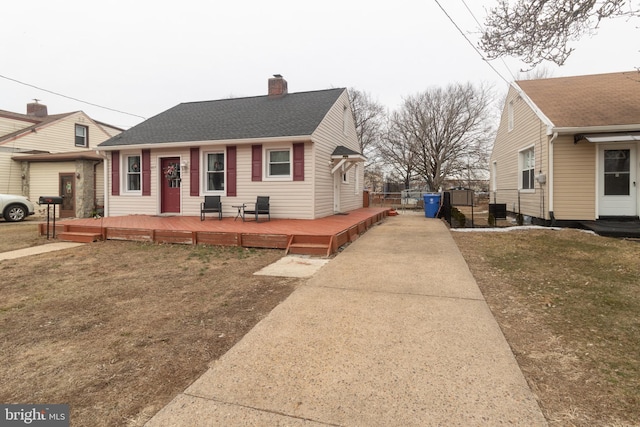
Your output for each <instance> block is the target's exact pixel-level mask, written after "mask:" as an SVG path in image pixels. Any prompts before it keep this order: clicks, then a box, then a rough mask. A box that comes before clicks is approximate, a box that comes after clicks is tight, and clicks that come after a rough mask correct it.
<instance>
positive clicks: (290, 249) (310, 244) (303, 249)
mask: <svg viewBox="0 0 640 427" xmlns="http://www.w3.org/2000/svg"><path fill="white" fill-rule="evenodd" d="M331 246H332V244H331V236H306V235H293V236H291V238H290V239H289V243H288V244H287V250H286V253H287V254H296V255H321V256H329V255H331V252H332V251H331Z"/></svg>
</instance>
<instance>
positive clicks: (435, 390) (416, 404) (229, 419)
mask: <svg viewBox="0 0 640 427" xmlns="http://www.w3.org/2000/svg"><path fill="white" fill-rule="evenodd" d="M147 425H148V426H185V425H189V426H218V425H220V426H246V425H251V426H276V425H278V426H298V425H300V426H302V425H304V426H325V425H340V426H445V425H446V426H452V425H457V426H489V425H490V426H494V425H522V426H537V425H546V421H545V419H544V417H543V415H542V413H541V411H540V408H539V407H538V404H537V402H536V400H535V397H534V395H533V393H532V392H531V390H530V389H529V387H528V386H527V383H526V382H525V379H524V377H523V375H522V372H521V371H520V369H519V367H518V365H517V363H516V361H515V358H514V356H513V354H512V352H511V349H510V348H509V346H508V344H507V342H506V341H505V339H504V336H503V335H502V332H501V331H500V329H499V327H498V324H497V323H496V321H495V319H494V318H493V316H492V315H491V312H490V311H489V308H488V307H487V304H486V302H485V300H484V298H483V297H482V295H481V293H480V291H479V289H478V286H477V284H476V282H475V280H474V279H473V277H472V276H471V273H470V272H469V269H468V267H467V265H466V263H465V261H464V259H463V258H462V256H461V254H460V252H459V251H458V248H457V247H456V245H455V243H454V242H453V239H452V238H451V236H450V234H449V231H448V230H447V228H446V227H445V226H444V224H443V223H442V222H441V221H440V220H436V219H426V218H424V217H422V216H412V215H401V216H398V217H390V218H388V219H387V220H385V222H384V223H383V224H382V225H380V226H378V227H374V228H373V229H371V230H369V231H368V232H367V233H365V234H364V235H363V236H362V237H360V238H359V239H358V240H357V241H356V242H355V243H353V244H352V245H350V246H349V247H347V249H346V250H345V251H344V252H342V253H341V254H340V255H338V256H337V257H336V258H335V259H333V260H331V262H329V263H328V264H327V265H325V266H324V267H322V268H321V270H320V271H319V272H318V273H316V274H315V275H314V276H313V277H312V278H310V279H309V280H308V281H307V282H306V283H305V284H304V285H303V286H301V287H299V288H298V289H297V290H296V291H295V292H293V293H292V294H291V296H290V297H289V298H288V299H287V300H286V301H284V302H283V303H282V304H280V305H279V306H278V307H276V308H275V309H274V310H273V311H272V312H271V313H270V314H269V316H267V317H266V318H265V319H263V320H262V321H261V322H260V323H259V324H258V325H256V327H255V328H254V329H252V330H251V331H250V332H249V333H248V334H247V335H246V336H245V337H244V338H243V339H242V340H241V341H240V342H239V343H238V344H236V345H235V346H234V347H233V348H232V349H231V350H229V351H228V352H227V353H226V354H225V355H224V356H222V357H221V358H220V359H219V360H217V361H215V362H213V363H212V365H211V367H210V369H209V370H208V371H207V372H206V373H205V374H204V375H203V376H202V377H201V378H200V379H198V380H197V381H196V382H195V383H193V384H192V385H191V386H190V387H189V388H187V390H185V391H184V392H183V393H181V394H180V395H178V396H177V397H176V398H175V399H174V400H173V401H172V402H171V403H170V404H169V405H167V406H166V407H165V408H164V409H162V410H161V411H160V412H159V413H158V414H156V416H155V417H154V418H153V419H151V420H150V421H149V422H148V423H147Z"/></svg>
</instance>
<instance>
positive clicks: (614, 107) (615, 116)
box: [516, 71, 640, 128]
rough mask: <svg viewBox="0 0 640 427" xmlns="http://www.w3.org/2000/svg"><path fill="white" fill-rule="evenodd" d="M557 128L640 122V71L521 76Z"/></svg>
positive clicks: (522, 83) (524, 87)
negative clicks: (585, 74)
mask: <svg viewBox="0 0 640 427" xmlns="http://www.w3.org/2000/svg"><path fill="white" fill-rule="evenodd" d="M516 85H517V86H519V87H520V89H522V91H523V92H524V94H526V96H527V97H529V99H530V100H531V101H532V102H533V103H534V104H535V106H537V107H538V109H539V110H540V111H541V112H542V113H543V114H544V116H546V117H547V118H548V119H549V121H550V122H551V125H552V126H553V127H554V128H597V127H611V126H621V127H628V126H634V125H635V126H640V72H638V71H628V72H621V73H610V74H595V75H587V76H574V77H558V78H550V79H538V80H520V81H517V82H516Z"/></svg>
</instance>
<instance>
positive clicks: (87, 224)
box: [40, 207, 389, 256]
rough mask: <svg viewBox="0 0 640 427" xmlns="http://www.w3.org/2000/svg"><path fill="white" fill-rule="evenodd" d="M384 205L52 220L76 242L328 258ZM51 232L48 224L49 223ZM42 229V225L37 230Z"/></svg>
mask: <svg viewBox="0 0 640 427" xmlns="http://www.w3.org/2000/svg"><path fill="white" fill-rule="evenodd" d="M388 211H389V208H384V207H370V208H362V209H356V210H353V211H350V212H347V213H346V214H342V215H333V216H329V217H325V218H320V219H315V220H303V219H271V221H267V222H259V223H256V222H255V221H250V222H249V221H247V222H242V219H241V218H238V219H237V220H236V219H234V218H223V219H222V220H221V221H220V220H218V218H217V217H216V216H215V215H211V216H209V217H207V218H206V219H205V221H200V218H199V217H185V216H148V215H129V216H118V217H107V218H98V219H94V218H88V219H69V220H58V221H56V238H58V239H60V240H67V241H76V242H93V241H96V240H104V239H107V240H131V241H142V242H156V243H178V244H207V245H221V246H242V247H253V248H276V249H286V250H287V253H297V254H307V255H323V256H329V255H331V254H333V253H335V252H337V251H338V248H340V247H341V246H342V245H344V244H346V243H348V242H352V241H354V240H355V239H357V238H358V236H359V235H360V234H362V233H364V232H365V231H367V230H368V229H369V228H370V227H371V226H373V225H374V224H376V223H378V222H380V221H382V220H383V219H384V218H385V217H386V216H387V214H388ZM49 232H50V235H52V234H53V225H52V224H51V223H50V231H49ZM46 233H47V225H46V223H41V224H40V234H42V235H45V234H46Z"/></svg>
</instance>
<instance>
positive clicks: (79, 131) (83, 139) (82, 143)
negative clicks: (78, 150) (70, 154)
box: [75, 125, 89, 147]
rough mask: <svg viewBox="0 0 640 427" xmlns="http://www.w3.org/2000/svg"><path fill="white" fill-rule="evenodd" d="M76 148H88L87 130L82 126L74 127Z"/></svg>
mask: <svg viewBox="0 0 640 427" xmlns="http://www.w3.org/2000/svg"><path fill="white" fill-rule="evenodd" d="M75 144H76V147H88V146H89V128H88V127H87V126H83V125H76V142H75Z"/></svg>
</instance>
